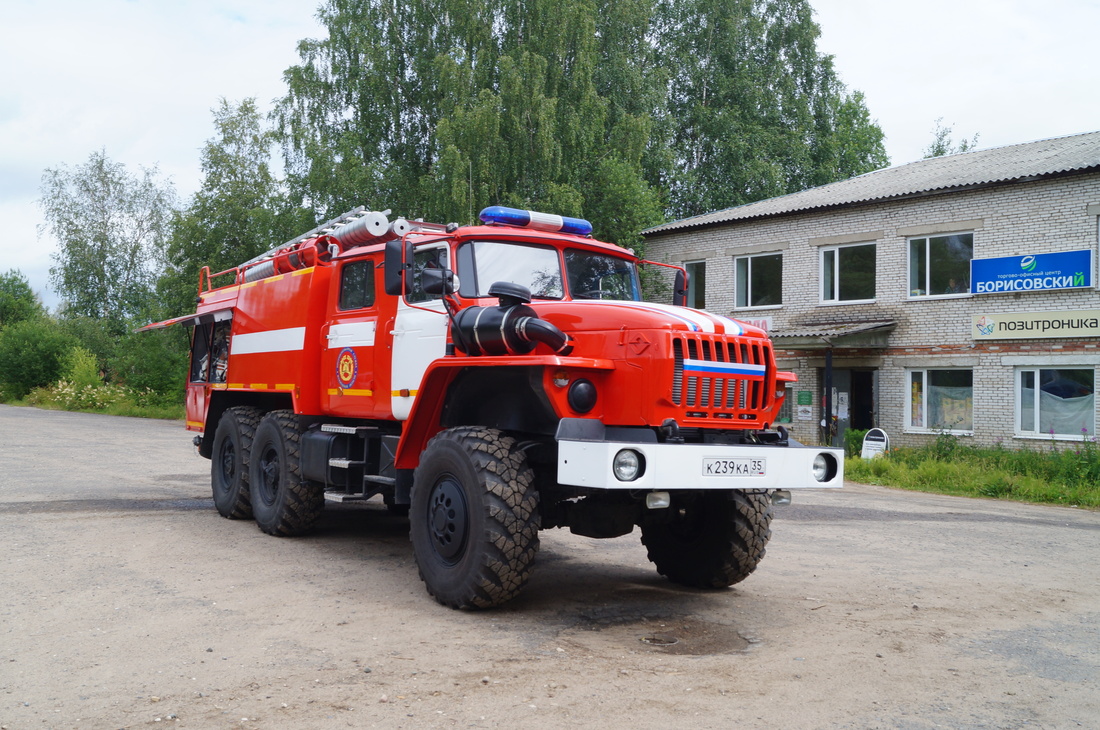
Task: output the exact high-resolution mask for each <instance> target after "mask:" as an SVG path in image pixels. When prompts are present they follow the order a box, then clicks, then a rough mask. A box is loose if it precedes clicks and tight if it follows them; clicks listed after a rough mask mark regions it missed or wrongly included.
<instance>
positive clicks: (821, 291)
mask: <svg viewBox="0 0 1100 730" xmlns="http://www.w3.org/2000/svg"><path fill="white" fill-rule="evenodd" d="M856 246H871V247H873V248H874V250H875V269H874V272H873V277H872V283H873V285H874V294H873V296H872V297H871V298H870V299H840V298H839V296H840V250H841V249H845V248H855V247H856ZM829 252H833V253H834V256H833V271H832V281H833V287H834V289H835V293H836V296H837V297H838V298H836V299H826V297H825V278H826V277H825V255H826V254H827V253H829ZM817 262H818V265H817V273H818V279H819V285H818V288H817V295H818V304H819V305H821V306H828V307H836V306H843V305H847V304H874V303H876V302H877V301H878V241H859V242H857V243H843V244H837V245H834V246H822V247H821V248H820V249H819V250H818V254H817Z"/></svg>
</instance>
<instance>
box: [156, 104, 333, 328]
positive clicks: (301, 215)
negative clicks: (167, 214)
mask: <svg viewBox="0 0 1100 730" xmlns="http://www.w3.org/2000/svg"><path fill="white" fill-rule="evenodd" d="M213 114H214V126H215V128H216V129H217V135H216V136H215V137H214V138H212V139H209V140H207V142H206V145H205V146H204V147H203V151H202V170H203V173H204V178H203V183H202V187H201V189H200V190H199V192H198V193H196V194H195V196H194V197H193V198H192V199H191V201H190V202H189V204H188V205H187V207H186V209H184V210H183V211H180V212H178V213H177V214H176V215H175V216H173V218H172V221H171V227H170V236H169V238H168V241H167V245H166V256H167V265H166V269H165V271H164V274H163V276H161V278H160V280H159V281H158V283H157V291H158V295H159V296H158V300H159V301H160V302H161V305H162V306H161V308H160V309H159V310H158V312H157V313H156V316H157V318H158V319H164V318H168V317H174V316H179V315H181V314H185V313H187V312H191V311H194V306H195V295H196V293H197V291H198V277H199V270H200V269H201V268H202V267H203V266H209V267H210V271H211V272H212V273H217V272H220V271H225V270H226V269H230V268H232V267H234V266H236V265H238V264H240V263H243V262H245V261H247V260H248V259H251V258H252V257H254V256H256V255H257V254H260V253H263V252H264V251H267V250H269V249H271V248H273V247H274V246H277V245H279V244H281V243H283V242H285V241H288V240H290V239H292V238H294V237H295V236H297V235H298V234H300V233H303V232H304V231H307V230H309V229H310V228H313V226H314V225H315V223H314V220H313V217H312V211H308V210H304V209H300V208H297V207H295V206H292V205H291V204H290V203H289V201H288V198H287V196H286V191H285V190H284V189H283V186H282V183H280V182H279V181H278V180H277V179H276V178H275V176H274V175H273V174H272V172H271V169H270V166H269V161H270V157H271V154H270V153H271V146H272V144H273V138H272V132H271V130H269V129H267V128H266V127H265V126H264V124H263V121H262V119H261V117H260V113H259V110H258V109H257V108H256V101H255V99H245V100H244V101H242V102H241V103H240V104H237V105H233V104H231V103H229V102H228V101H226V100H225V99H222V100H221V102H220V105H219V106H218V107H217V108H216V109H214V110H213Z"/></svg>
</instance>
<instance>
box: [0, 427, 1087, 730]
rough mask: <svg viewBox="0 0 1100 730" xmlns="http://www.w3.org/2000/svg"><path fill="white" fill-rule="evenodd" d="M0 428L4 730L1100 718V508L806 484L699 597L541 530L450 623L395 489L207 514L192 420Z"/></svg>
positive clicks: (1032, 722) (626, 547) (1004, 724)
mask: <svg viewBox="0 0 1100 730" xmlns="http://www.w3.org/2000/svg"><path fill="white" fill-rule="evenodd" d="M0 437H2V438H0V550H2V554H3V568H2V570H0V727H2V728H5V729H8V730H16V729H22V728H121V727H130V728H145V727H150V728H151V727H166V726H173V727H176V726H178V727H180V728H185V727H192V728H288V727H300V728H322V729H323V728H346V727H353V728H368V727H380V728H417V729H420V728H435V727H440V728H452V727H462V728H466V727H475V728H497V727H514V728H588V727H592V728H595V727H601V728H662V729H664V728H672V727H677V728H678V727H685V728H687V727H690V728H732V727H737V728H903V729H923V728H936V727H948V728H1023V727H1033V728H1076V727H1083V728H1097V727H1100V629H1098V627H1100V514H1098V513H1096V512H1089V511H1083V510H1074V509H1064V508H1055V507H1042V506H1031V505H1018V504H1011V503H1003V502H995V501H986V500H969V499H960V498H952V497H942V496H934V495H925V494H915V493H908V492H901V491H895V490H889V489H883V488H879V487H870V486H865V485H858V484H849V485H848V487H847V488H845V489H844V490H842V491H837V492H825V491H821V492H808V493H798V494H796V495H795V503H794V504H793V505H792V506H790V507H785V508H779V509H778V512H777V517H776V519H775V521H774V522H773V536H772V541H771V543H770V544H769V546H768V555H767V557H766V558H765V559H764V561H763V562H762V563H761V566H760V568H759V569H758V570H757V571H756V573H755V574H754V575H753V576H751V577H750V578H749V579H748V580H746V581H745V582H743V583H741V584H739V585H737V586H735V587H734V588H732V589H728V590H722V591H714V592H704V591H696V590H687V589H682V588H678V587H676V586H674V585H672V584H670V583H668V582H666V581H665V580H664V579H662V578H661V577H660V576H658V575H657V574H656V572H655V570H654V569H653V568H652V566H651V565H650V564H649V563H648V561H647V560H646V555H645V550H644V549H643V547H642V546H641V544H640V543H639V540H638V537H637V534H635V535H631V536H627V537H623V538H619V539H616V540H591V539H588V538H583V537H578V536H575V535H571V534H569V533H567V532H562V531H560V530H555V531H547V532H544V533H542V549H541V552H540V554H539V558H538V563H537V567H536V570H535V575H534V578H533V579H532V582H531V584H530V585H529V587H528V589H527V591H526V592H525V593H524V594H523V595H522V596H521V597H520V598H519V599H517V600H516V601H514V602H512V603H510V604H508V605H507V606H505V607H503V608H501V609H497V610H493V611H486V612H459V611H452V610H450V609H446V608H443V607H441V606H439V605H438V604H436V603H435V602H434V601H433V600H432V599H431V598H430V597H429V596H428V595H427V593H426V592H425V591H424V588H423V586H422V584H421V583H420V581H419V579H418V578H417V574H416V568H415V566H414V564H413V559H412V548H411V546H410V543H409V541H408V536H407V534H408V523H407V521H405V520H403V519H400V518H395V517H392V516H390V515H389V514H387V513H386V512H385V510H384V508H383V507H382V506H381V505H359V506H348V505H335V506H334V505H329V507H328V508H327V509H326V514H325V516H324V518H323V520H322V523H321V526H320V528H319V529H318V530H317V532H316V533H315V534H313V535H311V536H308V537H304V538H294V539H279V538H274V537H270V536H267V535H265V534H263V533H261V532H260V531H259V530H258V529H256V527H255V525H254V524H253V523H251V522H246V521H228V520H225V519H222V518H221V517H219V516H218V514H217V513H216V512H215V511H214V509H213V505H212V502H211V500H210V494H209V486H208V483H209V477H208V475H209V462H208V461H206V460H204V459H201V458H200V457H198V456H197V455H196V454H195V452H194V449H193V448H192V447H191V444H190V440H191V435H190V434H188V433H187V432H185V431H184V430H183V428H182V425H181V424H179V423H170V422H156V421H144V420H137V419H127V418H113V417H108V416H96V415H88V414H79V413H54V412H47V411H40V410H36V409H30V408H13V407H9V406H0Z"/></svg>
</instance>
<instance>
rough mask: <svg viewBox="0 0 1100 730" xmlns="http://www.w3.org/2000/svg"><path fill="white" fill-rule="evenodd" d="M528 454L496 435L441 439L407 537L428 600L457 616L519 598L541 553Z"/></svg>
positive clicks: (462, 431) (424, 472)
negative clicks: (457, 611)
mask: <svg viewBox="0 0 1100 730" xmlns="http://www.w3.org/2000/svg"><path fill="white" fill-rule="evenodd" d="M533 478H534V476H533V474H532V472H531V469H530V467H529V466H528V465H527V458H526V455H525V454H524V452H522V451H519V450H518V449H516V448H515V440H514V439H512V438H510V437H508V436H504V435H503V434H501V433H500V431H497V430H495V429H490V428H476V427H463V428H452V429H449V430H447V431H443V432H442V433H440V434H438V435H436V436H435V437H434V438H433V439H432V440H431V441H430V442H429V443H428V447H427V448H426V449H425V450H424V454H423V456H422V457H421V459H420V466H419V467H418V468H417V470H416V475H415V478H414V481H413V489H412V505H411V509H410V512H409V531H410V537H411V539H412V543H413V552H414V553H415V554H416V563H417V567H418V568H419V569H420V578H421V579H422V580H423V581H424V584H425V586H426V587H427V589H428V593H430V594H431V595H432V596H434V597H435V599H436V600H437V601H439V602H440V603H442V604H443V605H445V606H450V607H451V608H489V607H491V606H498V605H500V604H502V603H504V602H505V601H508V600H510V599H512V598H514V597H515V596H516V594H518V593H519V591H520V590H521V589H522V588H523V586H524V585H526V583H527V580H528V578H529V577H530V575H531V570H532V567H533V563H534V560H535V555H536V553H537V552H538V548H539V537H538V530H539V514H538V493H537V492H536V491H535V489H534V488H533V487H532V481H533Z"/></svg>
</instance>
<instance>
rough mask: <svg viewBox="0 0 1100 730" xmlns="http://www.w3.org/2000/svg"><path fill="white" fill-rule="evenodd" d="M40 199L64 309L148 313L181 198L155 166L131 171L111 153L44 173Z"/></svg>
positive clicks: (100, 315) (90, 313) (99, 315)
mask: <svg viewBox="0 0 1100 730" xmlns="http://www.w3.org/2000/svg"><path fill="white" fill-rule="evenodd" d="M41 196H42V197H41V200H40V201H39V202H40V205H41V207H42V210H43V213H44V214H45V218H46V223H45V224H44V225H42V226H40V228H39V230H40V231H41V232H48V233H49V234H50V235H52V236H53V237H54V238H55V239H56V240H57V244H58V248H57V252H56V253H55V254H54V255H53V259H54V266H52V267H51V268H50V282H51V284H52V285H53V287H54V289H55V290H56V291H57V293H58V294H59V295H60V296H61V298H62V300H63V305H62V309H63V313H64V315H65V316H83V317H92V318H95V319H107V320H112V321H115V322H122V321H125V320H127V319H129V318H131V317H142V316H144V315H145V314H146V313H147V311H148V310H149V307H150V306H151V304H152V292H153V286H154V283H155V280H156V276H157V273H158V272H159V271H160V270H161V268H162V262H163V258H164V257H163V253H162V252H163V250H164V240H165V238H166V236H167V232H168V222H169V219H170V217H171V215H172V210H173V206H174V203H175V193H174V191H173V188H172V187H171V184H170V183H167V182H164V183H162V182H160V181H159V180H158V179H157V172H156V170H155V169H151V170H150V169H145V168H142V170H141V173H140V175H137V176H135V175H131V174H130V173H129V172H128V171H127V170H126V166H125V165H123V164H122V163H118V162H112V161H111V160H110V159H108V157H107V155H106V153H104V152H102V151H100V152H93V153H92V154H91V155H90V156H89V157H88V161H87V162H86V163H84V164H83V165H78V166H77V167H76V168H73V169H70V168H69V167H68V166H66V165H62V166H60V167H58V168H56V169H47V170H46V171H45V172H44V173H43V174H42V185H41Z"/></svg>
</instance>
